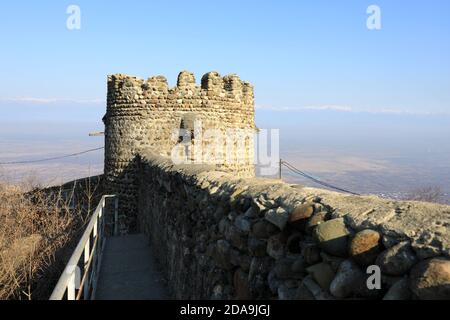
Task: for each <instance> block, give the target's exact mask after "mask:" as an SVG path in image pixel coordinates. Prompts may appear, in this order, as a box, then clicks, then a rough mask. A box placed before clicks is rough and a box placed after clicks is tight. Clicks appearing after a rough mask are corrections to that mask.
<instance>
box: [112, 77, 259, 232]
mask: <svg viewBox="0 0 450 320" xmlns="http://www.w3.org/2000/svg"><path fill="white" fill-rule="evenodd" d="M103 121H104V123H105V178H106V186H107V190H108V191H109V192H112V193H117V194H119V196H120V199H121V205H120V211H121V213H122V215H123V217H122V218H123V219H122V220H124V219H126V220H127V221H126V222H125V223H124V225H123V228H124V229H134V228H135V226H134V222H133V220H135V218H134V215H135V212H136V196H135V195H136V192H137V189H136V184H135V183H134V181H135V178H136V156H137V155H138V154H139V152H140V150H143V149H145V148H149V147H151V148H154V150H156V151H157V152H158V153H159V154H161V155H165V156H171V153H172V150H173V148H174V146H175V145H177V144H178V142H180V139H183V137H184V138H185V140H186V134H187V135H188V137H187V140H190V142H189V141H188V142H187V143H186V144H183V145H179V146H181V148H178V149H177V150H178V153H180V152H181V153H182V154H183V153H184V154H186V155H187V158H188V159H189V160H191V161H193V162H197V161H201V162H206V163H215V165H216V167H217V169H219V170H222V171H228V172H233V173H234V174H235V175H237V176H239V177H252V176H254V166H253V154H254V152H253V149H254V145H253V135H254V133H255V129H256V127H255V124H254V98H253V87H252V85H251V84H250V83H248V82H245V81H241V80H240V78H239V77H238V76H237V75H228V76H225V77H221V76H220V75H219V74H218V73H217V72H209V73H207V74H205V75H204V76H203V77H202V79H201V86H198V85H196V82H195V78H194V75H193V74H192V73H190V72H187V71H183V72H181V73H180V74H179V76H178V81H177V85H176V86H175V87H174V88H169V86H168V83H167V80H166V78H164V77H163V76H155V77H151V78H148V79H147V80H143V79H139V78H137V77H132V76H128V75H124V74H115V75H110V76H108V96H107V111H106V115H105V117H104V118H103ZM196 126H197V127H196ZM180 129H182V130H183V131H184V134H183V133H182V131H180ZM208 129H214V130H219V132H221V133H223V134H225V133H227V134H228V135H232V136H233V137H234V141H232V144H233V145H232V152H228V153H227V155H228V156H230V158H226V157H224V154H225V153H226V151H227V150H226V148H227V147H230V142H228V144H226V143H225V142H223V141H221V140H220V139H219V140H214V138H215V137H209V139H208V138H206V139H205V138H204V139H201V142H200V143H198V141H200V138H201V137H202V136H203V137H204V136H205V133H206V132H207V130H208ZM230 129H231V130H235V129H237V130H235V131H236V132H234V131H231V132H230ZM239 135H244V136H245V137H244V138H243V139H242V138H241V137H240V136H239ZM196 142H197V146H198V145H200V148H199V147H196V144H195V143H196ZM240 142H242V143H240ZM211 146H213V147H214V148H215V149H214V150H216V151H217V150H218V151H217V152H216V153H215V154H212V155H211V152H209V151H210V150H211ZM186 148H188V151H187V152H186ZM208 156H209V157H208Z"/></svg>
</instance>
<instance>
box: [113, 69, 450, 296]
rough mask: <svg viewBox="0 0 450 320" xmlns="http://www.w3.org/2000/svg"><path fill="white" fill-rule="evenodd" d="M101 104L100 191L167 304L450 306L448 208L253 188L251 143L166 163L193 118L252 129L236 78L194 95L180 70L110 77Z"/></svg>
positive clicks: (282, 187)
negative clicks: (376, 275) (136, 239)
mask: <svg viewBox="0 0 450 320" xmlns="http://www.w3.org/2000/svg"><path fill="white" fill-rule="evenodd" d="M107 104H108V106H107V113H106V115H105V117H104V122H105V140H106V141H105V180H106V184H105V188H106V192H111V193H115V194H118V195H119V199H120V201H119V202H120V208H119V210H120V213H121V214H120V217H119V218H120V221H121V222H122V223H123V230H122V231H123V232H130V231H142V232H144V233H146V234H148V236H149V238H150V240H151V243H152V248H153V250H154V252H153V253H154V254H155V255H156V257H157V259H158V261H159V263H160V265H161V266H162V268H163V269H164V272H165V273H166V276H167V280H168V284H169V287H170V288H171V290H172V293H173V296H174V297H176V298H184V299H198V298H207V299H208V298H212V299H272V298H275V299H319V300H321V299H450V206H445V205H438V204H430V203H421V202H414V201H409V202H405V201H395V200H386V199H380V198H378V197H375V196H354V195H345V194H340V193H336V192H331V191H326V190H322V189H313V188H304V187H301V186H296V185H290V184H287V183H283V182H281V181H279V180H273V179H262V178H254V177H253V175H254V168H253V140H252V138H249V139H247V140H246V143H245V144H243V145H240V146H239V147H238V148H237V149H236V152H235V153H234V154H233V157H234V160H235V161H234V162H233V163H227V162H220V161H219V162H218V163H216V162H214V161H209V162H210V163H209V164H196V163H195V161H194V163H193V164H174V163H173V162H172V158H170V157H168V156H170V155H171V150H173V147H174V146H175V145H176V144H177V141H179V137H178V135H179V133H177V132H178V131H177V130H180V129H185V130H187V132H188V134H189V135H190V137H191V138H193V141H195V140H196V139H199V137H198V132H197V131H196V130H195V126H194V125H193V123H194V122H196V120H199V119H200V120H201V130H206V129H209V128H213V129H219V130H221V131H226V130H227V129H230V128H241V129H244V130H247V131H249V132H252V133H253V132H254V131H255V125H254V100H253V89H252V87H251V85H250V84H248V83H246V82H242V81H241V80H240V79H239V78H238V77H237V76H235V75H232V76H226V77H221V76H219V75H218V74H217V73H215V72H211V73H208V74H206V75H204V76H203V78H202V80H201V86H197V85H196V84H195V80H194V76H193V75H192V74H191V73H189V72H182V73H180V75H179V77H178V83H177V86H176V87H175V88H172V89H169V88H168V85H167V81H166V79H165V78H164V77H161V76H158V77H152V78H149V79H148V80H142V79H138V78H136V77H130V76H126V75H122V74H117V75H112V76H109V77H108V103H107ZM174 130H175V134H174ZM250 137H251V135H250ZM191 142H192V141H191ZM191 142H189V143H188V144H186V145H185V146H184V147H186V148H188V151H192V149H194V152H193V153H191V155H190V158H191V159H192V160H196V159H197V160H198V157H200V158H202V157H203V152H204V149H203V148H201V153H200V156H199V155H198V153H196V152H195V150H196V148H197V147H196V146H195V144H192V143H191ZM210 143H211V142H210V141H208V140H206V141H203V140H202V147H204V146H207V145H208V144H210ZM216 144H218V145H219V146H220V147H223V145H221V144H220V141H219V143H218V142H216ZM239 148H241V149H239ZM192 154H193V155H192ZM219 159H220V157H219ZM237 160H243V161H237ZM373 265H376V266H377V267H378V268H379V270H380V271H381V274H380V286H381V287H380V289H375V290H370V289H369V288H368V286H367V281H368V280H370V279H369V276H370V275H372V274H368V273H367V270H368V269H367V268H368V267H370V266H373ZM372 272H373V271H372ZM375 284H376V283H375Z"/></svg>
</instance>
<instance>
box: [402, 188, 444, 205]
mask: <svg viewBox="0 0 450 320" xmlns="http://www.w3.org/2000/svg"><path fill="white" fill-rule="evenodd" d="M444 197H445V194H444V192H443V191H442V189H441V188H440V187H438V186H426V187H421V188H418V189H414V190H412V191H410V192H409V193H408V194H407V196H406V197H405V200H413V201H425V202H433V203H445V199H444Z"/></svg>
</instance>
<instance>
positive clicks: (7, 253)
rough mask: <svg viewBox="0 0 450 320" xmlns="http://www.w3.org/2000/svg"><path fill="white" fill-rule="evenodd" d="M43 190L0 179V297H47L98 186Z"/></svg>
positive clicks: (81, 228) (68, 254)
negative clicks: (11, 183) (0, 180)
mask: <svg viewBox="0 0 450 320" xmlns="http://www.w3.org/2000/svg"><path fill="white" fill-rule="evenodd" d="M85 181H87V182H86V186H84V187H82V188H80V187H78V189H81V191H80V190H78V191H77V187H75V186H76V184H73V186H72V189H69V190H67V189H64V186H63V187H58V188H50V189H42V188H36V187H34V186H33V185H32V184H30V183H22V184H21V185H19V186H18V185H10V184H8V183H5V182H0V300H3V299H47V298H48V297H49V295H50V294H51V291H52V289H53V287H54V285H55V284H56V282H57V280H58V278H59V276H60V274H61V271H62V270H63V268H64V266H65V263H66V262H67V260H68V258H69V257H70V254H71V250H72V248H73V247H74V246H75V245H76V242H77V239H78V237H79V235H80V234H81V231H82V230H83V227H84V225H85V222H86V220H87V217H88V216H89V213H90V211H91V209H92V208H93V207H95V205H96V204H94V201H95V200H96V198H95V194H96V189H97V186H98V181H97V186H94V187H92V184H91V181H90V180H89V179H87V180H85Z"/></svg>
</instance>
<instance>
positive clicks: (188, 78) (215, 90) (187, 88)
mask: <svg viewBox="0 0 450 320" xmlns="http://www.w3.org/2000/svg"><path fill="white" fill-rule="evenodd" d="M186 92H189V94H190V95H191V96H196V97H197V98H202V99H206V98H205V97H208V98H207V99H214V98H218V99H223V98H226V99H230V100H235V101H237V102H242V101H241V100H242V99H244V100H245V101H244V102H247V103H250V104H252V103H253V86H252V85H251V84H250V83H249V82H246V81H242V80H241V79H240V78H239V76H238V75H236V74H230V75H226V76H223V77H222V76H221V75H220V74H219V73H218V72H215V71H212V72H208V73H206V74H205V75H203V77H202V78H201V84H200V85H197V83H196V80H195V76H194V74H193V73H192V72H189V71H182V72H180V73H179V75H178V79H177V85H176V86H175V87H173V88H169V85H168V82H167V79H166V78H165V77H164V76H152V77H150V78H148V79H147V80H145V79H142V78H138V77H135V76H130V75H126V74H121V73H119V74H113V75H109V76H108V98H110V99H117V100H119V101H120V100H123V99H127V100H139V99H143V98H145V97H148V96H152V95H156V96H159V97H161V98H165V99H168V100H170V99H175V98H177V99H178V98H179V97H180V96H184V94H185V93H186ZM132 94H134V95H133V96H131V95H132ZM135 95H138V96H137V97H135ZM140 95H142V96H143V97H140Z"/></svg>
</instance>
